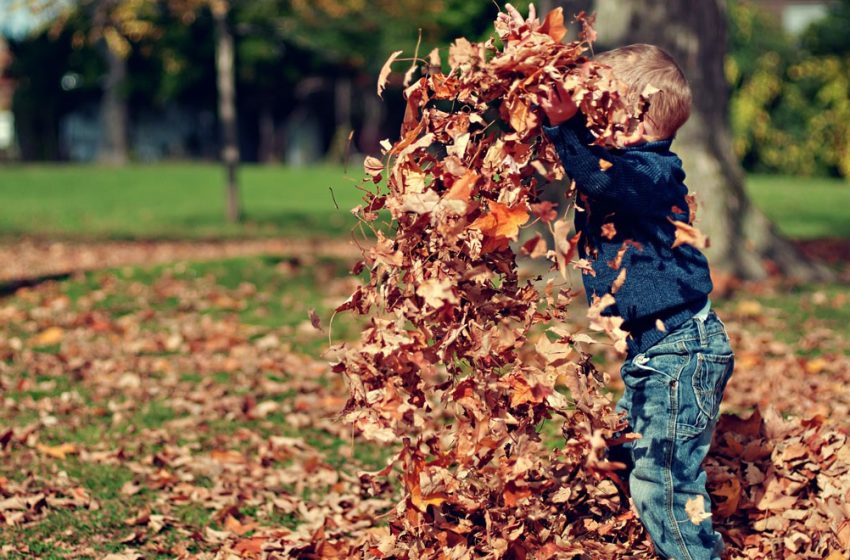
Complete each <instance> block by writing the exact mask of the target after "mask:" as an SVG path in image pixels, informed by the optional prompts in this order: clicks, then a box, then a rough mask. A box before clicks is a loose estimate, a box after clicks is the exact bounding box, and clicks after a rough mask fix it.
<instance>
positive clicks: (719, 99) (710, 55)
mask: <svg viewBox="0 0 850 560" xmlns="http://www.w3.org/2000/svg"><path fill="white" fill-rule="evenodd" d="M596 10H597V20H596V21H597V26H596V27H597V32H598V34H599V45H600V48H613V47H617V46H622V45H627V44H630V43H652V44H655V45H658V46H660V47H661V48H663V49H665V50H666V51H668V52H669V53H670V54H671V55H673V57H674V58H675V59H676V61H677V62H678V63H679V64H680V65H681V66H682V69H683V70H684V72H685V75H686V76H687V78H688V81H689V82H690V85H691V89H692V90H693V96H694V105H693V109H692V111H691V117H690V119H689V120H688V122H687V123H686V124H685V126H684V127H682V129H681V130H680V131H679V132H678V134H677V137H676V141H675V143H674V145H673V147H674V150H676V151H677V152H678V153H679V154H680V155H681V156H682V160H683V161H684V164H685V171H686V172H687V174H688V179H687V182H688V185H689V187H690V189H691V191H693V192H694V193H695V194H696V197H697V201H698V202H699V204H700V210H699V213H698V218H697V219H698V222H697V225H698V227H700V229H702V230H703V231H704V232H705V233H706V234H708V236H709V238H710V239H711V247H710V248H709V249H708V250H707V253H708V256H709V258H710V260H711V263H712V268H713V269H715V270H718V271H722V272H725V273H729V274H733V275H735V276H738V277H741V278H745V279H760V278H764V277H765V276H766V275H767V274H769V273H770V272H771V271H779V272H781V273H783V274H785V275H788V276H791V277H795V278H798V279H801V280H814V279H824V278H827V277H829V272H828V270H827V269H826V268H825V267H822V266H819V265H816V264H814V263H811V262H809V261H807V260H806V259H805V258H804V257H803V256H802V255H801V254H800V252H799V251H798V250H797V249H796V248H795V247H794V246H793V245H792V244H791V243H790V242H788V241H787V240H786V239H784V238H782V237H781V236H780V235H779V234H778V233H777V231H776V229H775V228H774V227H773V225H772V224H771V223H770V222H769V221H768V220H767V219H766V218H765V216H764V215H763V214H762V213H761V212H760V211H759V210H758V209H756V208H755V207H754V206H753V205H752V203H751V202H750V200H749V198H748V197H747V195H746V192H745V190H744V181H745V175H744V172H743V170H742V168H741V166H740V163H739V161H738V159H737V157H736V156H735V153H734V151H733V149H732V133H731V129H730V127H729V123H728V100H729V92H728V86H727V83H726V79H725V76H724V71H723V63H724V55H725V48H726V13H725V7H724V3H723V0H699V1H697V2H694V1H692V0H596Z"/></svg>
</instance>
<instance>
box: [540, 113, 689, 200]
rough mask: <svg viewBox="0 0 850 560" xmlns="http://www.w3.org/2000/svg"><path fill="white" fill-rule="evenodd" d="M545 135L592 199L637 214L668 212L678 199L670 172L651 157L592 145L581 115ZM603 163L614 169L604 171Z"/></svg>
mask: <svg viewBox="0 0 850 560" xmlns="http://www.w3.org/2000/svg"><path fill="white" fill-rule="evenodd" d="M543 131H544V132H545V133H546V135H547V136H548V137H549V138H550V139H551V140H552V142H553V143H554V145H555V149H556V150H557V152H558V156H559V157H560V158H561V163H562V164H563V166H564V169H565V170H566V172H567V174H569V176H570V177H572V178H573V179H574V180H575V182H576V187H577V188H578V189H579V191H581V192H583V193H584V194H586V195H588V196H589V197H590V198H592V199H597V200H602V201H606V202H607V203H609V204H611V205H612V206H616V207H618V208H620V209H622V210H623V211H628V212H630V213H635V214H640V213H657V212H659V211H660V210H661V209H663V210H664V211H665V212H666V211H667V210H669V208H670V205H671V204H672V201H673V200H674V199H675V197H676V195H677V193H676V189H675V188H673V185H672V184H671V183H672V180H671V173H670V172H671V170H670V169H667V168H665V166H660V165H659V164H658V162H657V161H653V155H652V154H647V153H644V152H640V151H624V152H620V153H619V154H618V153H615V152H613V151H611V150H607V149H605V148H603V147H601V146H593V145H590V143H591V142H593V140H594V138H593V135H592V134H591V133H590V131H588V130H587V127H586V126H585V124H584V115H582V114H581V113H578V114H577V115H576V116H575V117H573V118H572V119H570V120H569V121H566V122H565V123H562V124H560V125H559V126H554V127H548V126H544V127H543ZM654 159H656V160H657V159H658V156H655V158H654ZM600 160H604V161H607V162H608V163H610V164H611V165H610V166H606V167H607V169H605V170H603V169H602V167H601V166H600ZM668 199H669V200H668ZM667 202H670V203H671V204H670V205H668V204H667Z"/></svg>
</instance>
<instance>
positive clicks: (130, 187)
mask: <svg viewBox="0 0 850 560" xmlns="http://www.w3.org/2000/svg"><path fill="white" fill-rule="evenodd" d="M359 173H360V172H359V169H358V168H357V167H355V166H352V167H350V168H349V170H348V175H347V176H346V173H345V172H344V170H343V168H342V167H311V168H287V167H279V166H277V167H263V166H250V165H246V166H243V167H242V168H241V170H240V173H239V176H240V181H241V197H242V201H243V204H244V210H245V222H244V223H243V224H241V225H229V224H226V223H225V220H224V215H225V210H224V200H225V197H224V187H223V184H224V179H223V171H222V169H221V168H220V167H219V166H216V165H211V164H168V165H132V166H128V167H124V168H119V169H113V168H104V167H95V166H80V165H39V166H9V167H3V168H0V208H3V212H0V235H20V234H25V235H43V236H50V235H53V236H55V235H61V236H67V237H83V238H86V237H95V238H111V239H126V238H160V239H161V238H217V237H264V236H273V235H299V236H305V235H336V234H340V233H345V232H347V231H348V230H349V229H350V228H351V227H352V226H353V225H354V224H355V220H354V218H353V216H351V214H350V212H349V210H350V209H351V208H352V207H354V206H355V205H357V204H359V203H360V200H361V196H362V193H361V192H360V191H359V190H357V188H356V185H357V180H358V179H359ZM331 189H333V196H331ZM334 198H335V199H336V204H338V205H339V209H337V208H336V205H335V203H334Z"/></svg>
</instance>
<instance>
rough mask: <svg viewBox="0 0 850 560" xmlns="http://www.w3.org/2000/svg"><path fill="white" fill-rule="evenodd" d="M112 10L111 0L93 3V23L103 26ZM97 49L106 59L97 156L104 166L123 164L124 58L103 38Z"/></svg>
mask: <svg viewBox="0 0 850 560" xmlns="http://www.w3.org/2000/svg"><path fill="white" fill-rule="evenodd" d="M112 9H113V5H112V3H111V2H107V1H102V2H98V3H97V4H95V13H94V24H95V26H97V27H99V28H100V29H105V28H106V27H107V24H108V19H109V12H110V10H112ZM98 48H99V49H100V51H101V53H102V54H103V58H104V60H105V61H106V76H104V78H103V95H102V96H101V99H100V127H101V134H100V146H98V153H97V159H98V161H99V162H101V163H105V164H107V165H124V164H126V163H127V159H128V158H127V152H128V141H127V139H128V137H129V133H128V130H127V126H128V119H127V114H128V111H127V98H126V95H125V92H124V91H123V88H124V84H125V83H126V80H127V59H126V58H125V56H123V55H122V53H120V52H116V51H115V50H114V49H113V48H112V47H111V46H110V45H109V43H108V41H106V39H105V38H104V39H101V40H100V41H99V42H98Z"/></svg>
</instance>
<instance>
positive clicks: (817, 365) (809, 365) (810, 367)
mask: <svg viewBox="0 0 850 560" xmlns="http://www.w3.org/2000/svg"><path fill="white" fill-rule="evenodd" d="M827 365H828V363H827V361H826V360H824V359H823V358H815V359H814V360H809V361H808V362H806V373H808V374H809V375H816V374H818V373H821V372H822V371H823V370H825V369H826V366H827Z"/></svg>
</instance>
